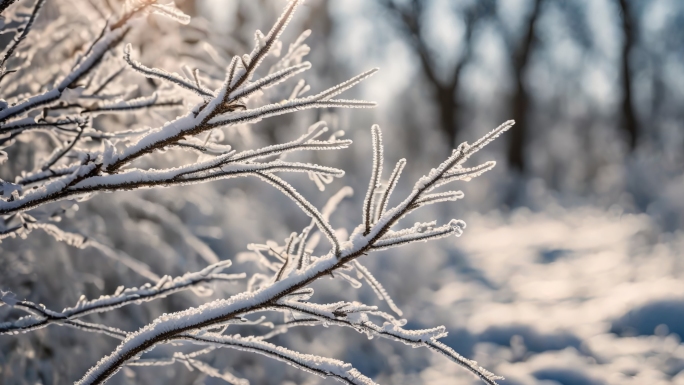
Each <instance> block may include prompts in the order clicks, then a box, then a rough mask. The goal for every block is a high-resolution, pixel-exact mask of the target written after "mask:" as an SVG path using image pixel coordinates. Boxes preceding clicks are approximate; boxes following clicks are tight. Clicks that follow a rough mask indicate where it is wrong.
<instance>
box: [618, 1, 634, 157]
mask: <svg viewBox="0 0 684 385" xmlns="http://www.w3.org/2000/svg"><path fill="white" fill-rule="evenodd" d="M618 5H619V7H620V16H621V21H622V25H621V27H622V34H623V38H624V40H623V43H622V52H621V55H620V83H621V85H622V101H621V107H622V108H621V116H622V121H621V123H622V126H623V128H624V130H625V133H626V134H627V143H628V144H629V148H630V149H631V150H632V151H633V150H634V149H635V148H636V145H637V140H638V136H639V122H638V120H637V117H636V112H635V111H634V105H633V103H634V100H633V95H634V90H633V87H632V76H633V74H634V66H633V65H632V59H631V56H632V54H633V52H634V49H635V46H636V44H637V33H638V32H637V20H636V18H635V17H634V15H633V13H632V10H631V9H630V4H629V2H628V1H627V0H618Z"/></svg>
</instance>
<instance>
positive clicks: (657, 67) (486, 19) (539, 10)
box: [377, 0, 684, 174]
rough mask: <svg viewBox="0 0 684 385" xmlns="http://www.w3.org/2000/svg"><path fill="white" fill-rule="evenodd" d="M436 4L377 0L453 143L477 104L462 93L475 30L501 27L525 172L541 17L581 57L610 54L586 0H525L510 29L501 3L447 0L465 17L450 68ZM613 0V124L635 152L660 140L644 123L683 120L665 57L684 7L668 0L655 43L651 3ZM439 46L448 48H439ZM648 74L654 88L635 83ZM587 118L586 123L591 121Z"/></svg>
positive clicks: (511, 154) (544, 32) (673, 47)
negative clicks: (564, 33) (432, 31)
mask: <svg viewBox="0 0 684 385" xmlns="http://www.w3.org/2000/svg"><path fill="white" fill-rule="evenodd" d="M433 3H435V2H434V1H424V0H411V1H395V0H380V1H378V2H377V4H379V6H380V7H381V9H383V10H384V12H382V13H381V14H382V15H384V16H386V17H387V19H388V20H389V21H390V22H391V24H392V25H393V26H394V27H395V29H396V31H397V32H398V33H399V36H402V37H403V39H404V40H405V41H406V43H407V45H408V46H409V47H411V49H412V50H413V52H414V55H415V57H416V58H417V61H418V63H419V69H420V73H421V78H423V79H424V80H425V81H426V84H427V85H428V88H429V89H430V92H431V96H432V100H433V102H432V104H434V105H435V106H436V107H437V110H438V112H439V124H440V125H439V127H440V130H441V132H442V135H443V136H444V137H445V138H446V139H447V140H448V141H449V143H456V140H457V139H458V138H459V135H462V132H463V130H462V129H461V126H462V125H463V124H464V122H466V121H467V119H466V117H467V115H468V113H469V110H470V109H472V108H473V107H474V106H472V105H469V104H468V100H467V98H466V97H464V88H463V85H462V84H463V82H464V77H465V75H464V69H465V68H467V67H468V66H469V65H471V66H473V65H474V66H476V65H478V63H477V58H476V57H475V50H476V48H477V45H478V44H479V43H478V41H477V37H478V33H480V32H482V30H484V29H485V28H490V29H492V30H494V31H496V33H497V34H498V36H499V38H500V40H501V41H502V42H503V45H504V47H505V59H506V61H507V63H506V66H507V69H506V71H507V72H508V75H507V76H508V77H510V82H511V84H512V87H511V88H512V89H511V91H510V92H508V93H507V95H506V96H505V99H507V100H505V101H503V102H502V103H503V105H504V106H505V107H504V110H506V111H507V113H508V114H510V116H512V117H513V118H514V119H515V121H516V122H517V128H516V130H514V131H512V132H511V135H510V138H509V139H508V144H507V146H508V149H507V154H508V155H507V157H508V164H509V165H510V166H511V167H512V168H513V169H514V170H517V171H518V172H521V173H523V174H524V173H528V172H529V171H530V170H529V168H530V165H529V164H528V160H526V156H525V154H526V153H527V146H528V144H529V142H530V138H531V136H532V126H534V125H535V122H534V121H533V117H534V115H535V114H538V110H539V109H540V108H543V107H541V106H539V105H535V100H534V96H535V95H534V93H535V91H534V90H532V89H531V88H530V79H531V76H534V73H533V72H531V67H532V64H533V58H534V57H535V56H537V57H543V56H544V55H546V52H547V51H549V49H550V47H549V46H548V45H547V44H548V43H547V42H546V40H548V39H547V36H548V33H549V27H548V26H546V27H544V26H543V25H541V21H542V19H543V17H544V16H545V15H547V14H551V13H553V12H557V13H559V14H560V17H561V20H562V22H563V23H564V24H566V25H567V28H568V29H569V30H570V32H569V36H570V38H571V39H572V40H574V41H575V42H576V44H577V45H578V46H579V47H580V48H581V50H582V51H583V55H605V53H602V52H599V51H598V50H599V48H598V47H597V45H596V42H595V41H594V39H595V36H594V35H593V34H592V32H591V31H590V27H589V25H588V24H589V23H588V18H589V14H588V13H589V12H591V11H590V10H589V7H588V3H587V2H581V1H545V0H530V1H527V2H525V3H524V6H525V9H526V11H525V12H524V13H523V15H522V19H521V21H520V23H518V24H517V25H516V26H515V27H511V26H510V24H509V23H507V22H508V20H506V18H507V17H508V15H507V14H506V13H505V12H502V11H501V9H502V7H503V5H504V4H503V3H505V2H504V1H501V0H487V1H460V2H450V3H449V7H448V8H449V10H448V11H447V12H452V13H453V14H455V17H457V18H458V19H459V20H460V21H461V24H462V26H463V33H462V35H461V37H460V38H459V39H458V41H457V42H456V43H455V45H454V46H453V47H450V48H451V49H452V50H454V51H455V52H459V55H458V56H457V58H456V59H455V60H454V61H453V62H451V63H450V64H449V67H448V68H446V69H444V68H442V67H440V63H441V62H440V58H439V56H440V52H437V50H436V49H435V42H434V41H433V37H431V36H430V35H429V34H428V33H427V29H428V28H427V26H428V24H429V23H431V19H430V17H429V14H428V12H429V9H430V7H431V6H432V5H433ZM609 3H610V4H609V5H610V6H611V10H610V11H611V15H614V16H615V18H614V19H613V20H610V21H608V20H606V22H611V23H614V24H615V25H614V27H615V30H616V31H617V32H618V36H617V38H619V41H621V43H620V44H619V45H620V49H619V53H618V57H617V60H616V61H615V63H614V66H615V70H614V71H615V74H616V76H615V84H614V88H615V90H616V94H618V93H619V94H620V95H621V96H620V99H619V103H618V104H617V105H616V106H615V109H614V111H613V112H612V114H613V116H614V121H615V122H616V123H617V124H616V128H617V129H618V130H619V131H620V132H621V133H622V134H621V136H622V138H623V140H624V143H625V147H626V148H627V150H628V152H630V153H633V152H634V151H635V150H636V149H637V147H638V145H639V144H640V143H644V142H648V141H653V140H654V138H655V139H656V140H657V136H658V134H657V128H655V127H653V124H649V123H647V122H654V121H662V120H663V119H667V118H668V117H669V118H671V119H681V115H677V114H676V113H675V114H674V115H673V114H671V113H667V112H666V111H668V110H669V109H670V108H674V105H676V104H677V103H678V102H677V100H676V97H675V96H674V94H676V91H675V89H674V87H675V86H674V85H672V86H668V85H667V84H666V83H667V80H665V78H666V77H667V76H668V75H666V74H665V73H664V72H663V71H662V64H663V63H662V60H663V58H664V57H665V56H666V53H667V52H671V53H676V52H681V43H677V41H676V40H677V38H676V37H675V36H680V37H681V24H679V22H678V21H679V20H681V18H682V12H683V11H684V9H682V8H681V4H679V3H677V4H674V3H673V4H671V5H672V7H673V8H674V9H671V11H674V12H676V13H677V16H676V17H673V18H672V21H671V22H670V24H669V25H667V26H666V27H665V29H664V33H662V34H659V35H658V36H659V37H658V42H657V43H652V42H649V40H648V36H646V33H647V28H646V27H647V26H646V21H645V20H644V12H643V11H644V9H645V7H646V6H647V5H648V4H647V3H648V2H645V1H640V0H615V1H612V2H609ZM680 41H681V40H680ZM442 49H444V47H440V48H439V50H442ZM644 77H650V78H651V80H650V81H651V82H652V84H653V89H652V90H644V87H643V86H642V87H641V88H639V87H638V86H637V82H638V81H639V80H642V79H644ZM578 80H579V79H578ZM642 81H643V80H642ZM577 97H580V98H581V96H577ZM644 98H650V99H651V100H652V104H653V105H652V106H651V107H649V108H644V107H641V108H639V104H640V103H641V102H642V101H643V100H644ZM537 104H538V103H537ZM670 105H671V107H668V106H670ZM644 110H646V111H644ZM588 118H589V119H592V117H588ZM582 124H586V119H584V122H583V123H582Z"/></svg>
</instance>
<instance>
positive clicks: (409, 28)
mask: <svg viewBox="0 0 684 385" xmlns="http://www.w3.org/2000/svg"><path fill="white" fill-rule="evenodd" d="M379 3H380V4H381V5H382V6H383V7H385V8H386V9H387V10H388V11H389V12H390V13H391V14H393V15H394V19H395V21H396V23H397V24H398V25H399V29H400V31H401V32H402V34H403V35H404V36H405V38H406V39H407V40H408V43H409V45H410V46H411V47H412V48H413V50H414V51H415V53H416V55H417V56H418V58H419V59H420V66H421V69H422V72H423V75H424V76H425V80H427V82H428V84H429V86H430V88H432V92H433V94H434V99H435V101H436V102H437V106H438V108H439V128H440V130H441V131H442V134H443V135H444V136H445V137H446V139H447V140H448V143H449V145H450V146H451V145H453V144H455V143H456V139H457V137H458V135H459V132H460V128H459V112H460V111H461V103H460V102H459V100H458V92H459V89H460V81H461V73H462V72H463V69H464V68H465V66H466V65H467V64H468V63H469V62H470V61H471V60H472V57H473V53H474V51H473V41H474V34H475V30H476V29H477V27H478V25H479V24H480V23H481V22H483V21H484V20H486V19H487V18H489V17H491V16H492V15H493V13H494V11H495V2H494V0H487V1H477V2H474V3H473V4H472V5H470V6H468V7H465V9H464V10H463V12H462V17H463V22H464V26H465V33H464V37H463V40H462V42H461V44H460V48H461V51H462V54H461V55H460V57H459V58H458V59H457V60H456V61H455V63H453V65H452V67H451V68H450V69H449V70H447V71H445V72H446V73H444V74H443V73H440V70H439V69H438V68H437V59H436V54H435V52H433V51H432V49H431V48H430V44H429V41H428V38H427V37H426V36H425V26H424V23H425V19H426V17H425V13H426V11H425V6H426V4H425V3H426V2H425V1H422V0H412V1H410V2H409V3H408V4H407V5H403V2H396V1H394V0H382V1H380V2H379ZM443 48H445V49H449V50H454V49H456V47H449V48H446V47H443Z"/></svg>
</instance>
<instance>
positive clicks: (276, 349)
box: [180, 333, 375, 385]
mask: <svg viewBox="0 0 684 385" xmlns="http://www.w3.org/2000/svg"><path fill="white" fill-rule="evenodd" d="M180 338H181V339H187V340H190V341H192V342H194V343H199V344H205V345H213V346H217V347H227V348H231V349H237V350H242V351H246V352H252V353H258V354H262V355H264V356H266V357H270V358H273V359H276V360H278V361H282V362H285V363H287V364H289V365H292V366H294V367H296V368H299V369H302V370H304V371H306V372H309V373H313V374H316V375H318V376H321V377H324V378H325V377H331V378H334V379H336V380H338V381H340V382H342V383H345V384H350V385H374V384H375V382H373V380H371V379H370V378H368V377H366V376H364V375H363V374H361V372H359V371H358V370H356V369H355V368H354V367H352V366H351V364H348V363H345V362H342V361H340V360H335V359H332V358H325V357H320V356H315V355H313V354H303V353H299V352H296V351H293V350H290V349H287V348H284V347H282V346H277V345H274V344H271V343H269V342H265V341H263V340H261V339H258V338H255V337H251V336H250V337H241V336H240V335H234V336H226V335H220V334H213V333H200V334H184V335H182V336H181V337H180Z"/></svg>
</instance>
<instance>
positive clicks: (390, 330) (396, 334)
mask: <svg viewBox="0 0 684 385" xmlns="http://www.w3.org/2000/svg"><path fill="white" fill-rule="evenodd" d="M278 306H279V307H281V308H283V309H287V310H291V311H295V312H297V313H301V314H303V315H306V316H308V317H313V318H314V319H318V320H319V321H321V322H323V323H324V324H329V325H336V326H343V327H349V328H352V329H354V330H356V331H358V332H359V333H366V334H368V335H369V336H377V337H380V338H386V339H391V340H394V341H398V342H402V343H404V344H406V345H410V346H412V347H416V348H417V347H427V348H428V349H430V350H432V351H435V352H437V353H439V354H441V355H443V356H445V357H447V358H448V359H450V360H451V361H454V362H455V363H457V364H459V365H461V366H463V367H465V368H467V369H468V370H470V371H471V372H472V373H473V374H475V375H476V376H478V377H480V378H481V379H482V380H483V381H484V382H485V383H487V384H492V385H493V384H496V381H497V380H502V379H503V377H500V376H496V375H494V374H493V373H491V372H489V371H487V370H486V369H484V368H483V367H481V366H479V365H478V364H477V362H476V361H473V360H469V359H467V358H465V357H463V356H461V355H460V354H458V353H456V351H454V350H453V349H451V348H450V347H448V346H447V345H445V344H444V343H442V342H439V339H440V338H443V337H446V335H447V332H446V329H445V328H444V326H439V327H436V328H432V329H423V330H406V329H404V328H402V326H403V324H404V323H405V320H401V321H400V320H396V319H393V318H392V317H389V316H387V315H385V314H382V313H379V312H377V311H375V308H374V307H367V310H360V311H356V310H357V309H359V308H360V307H359V306H358V305H355V304H349V303H334V304H327V305H319V304H312V303H304V302H293V301H280V302H279V303H278ZM361 308H363V307H361ZM345 309H347V310H346V311H345ZM349 309H353V310H354V311H350V310H349ZM369 316H380V317H381V318H384V319H385V320H386V322H384V324H383V325H382V326H379V325H377V324H375V323H373V322H372V321H371V319H370V317H369Z"/></svg>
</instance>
